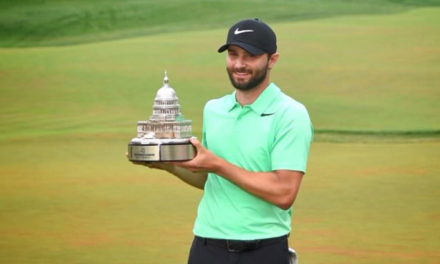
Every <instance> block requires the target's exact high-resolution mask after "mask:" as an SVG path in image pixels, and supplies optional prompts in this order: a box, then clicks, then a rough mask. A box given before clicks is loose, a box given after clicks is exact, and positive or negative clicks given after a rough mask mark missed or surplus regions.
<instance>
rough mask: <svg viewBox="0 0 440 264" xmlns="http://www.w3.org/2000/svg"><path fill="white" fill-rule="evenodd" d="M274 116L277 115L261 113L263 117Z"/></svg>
mask: <svg viewBox="0 0 440 264" xmlns="http://www.w3.org/2000/svg"><path fill="white" fill-rule="evenodd" d="M273 114H275V113H261V116H271V115H273Z"/></svg>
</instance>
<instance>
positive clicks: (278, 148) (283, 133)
mask: <svg viewBox="0 0 440 264" xmlns="http://www.w3.org/2000/svg"><path fill="white" fill-rule="evenodd" d="M312 137H313V128H312V124H311V122H310V118H309V115H308V112H307V110H306V108H305V107H304V106H303V105H302V104H301V103H299V102H297V101H295V100H294V99H292V98H291V97H289V96H287V95H285V94H284V93H283V92H281V90H280V89H279V88H278V87H277V86H276V85H275V84H273V83H271V84H270V85H269V86H268V87H267V88H266V89H265V90H264V91H263V92H262V93H261V94H260V96H259V97H258V98H257V100H255V102H254V103H252V104H251V105H245V106H243V107H242V106H241V105H240V104H239V103H238V102H237V101H236V99H235V92H234V93H232V94H229V95H226V96H224V97H222V98H219V99H214V100H211V101H209V102H208V103H207V104H206V106H205V108H204V113H203V138H202V143H203V145H204V146H205V147H206V148H207V149H209V150H211V151H212V152H214V153H215V154H216V155H218V156H220V157H222V158H223V159H225V160H227V161H229V162H231V163H233V164H235V165H237V166H239V167H241V168H244V169H246V170H249V171H256V172H262V171H274V170H295V171H302V172H305V171H306V163H307V157H308V153H309V147H310V142H311V140H312ZM291 214H292V209H289V210H283V209H280V208H279V207H277V206H275V205H273V204H271V203H269V202H267V201H265V200H262V199H261V198H258V197H256V196H254V195H253V194H250V193H248V192H246V191H245V190H243V189H241V188H240V187H239V186H237V185H235V184H234V183H232V182H230V181H229V180H227V179H225V178H223V177H221V176H219V175H216V174H214V173H209V175H208V179H207V181H206V184H205V191H204V194H203V197H202V200H201V201H200V204H199V208H198V213H197V218H196V221H195V225H194V234H195V235H197V236H201V237H208V238H221V239H244V240H248V239H264V238H271V237H277V236H282V235H286V234H288V233H289V232H290V223H291Z"/></svg>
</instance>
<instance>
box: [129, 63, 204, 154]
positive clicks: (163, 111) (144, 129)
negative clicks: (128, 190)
mask: <svg viewBox="0 0 440 264" xmlns="http://www.w3.org/2000/svg"><path fill="white" fill-rule="evenodd" d="M191 131H192V128H191V120H186V119H185V118H184V117H183V115H182V113H181V112H180V105H179V98H178V97H177V95H176V91H175V90H174V89H173V88H172V87H171V86H169V79H168V76H167V72H165V77H164V80H163V86H162V87H161V88H160V89H159V90H158V91H157V93H156V97H155V98H154V103H153V114H152V115H151V116H150V118H149V119H148V120H146V121H138V122H137V136H136V137H135V138H133V139H132V140H131V141H130V143H129V144H128V159H129V160H131V161H185V160H191V159H192V158H194V156H195V150H194V147H193V145H192V144H191V142H190V140H189V139H190V138H191V137H192V135H191Z"/></svg>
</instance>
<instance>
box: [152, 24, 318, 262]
mask: <svg viewBox="0 0 440 264" xmlns="http://www.w3.org/2000/svg"><path fill="white" fill-rule="evenodd" d="M224 51H227V55H226V69H227V73H228V75H229V79H230V81H231V83H232V85H233V87H234V88H235V90H234V92H232V93H231V94H229V95H226V96H224V97H222V98H219V99H214V100H211V101H209V102H208V103H207V104H206V106H205V109H204V112H203V137H202V142H201V143H200V142H199V141H197V140H195V139H192V141H191V142H192V144H193V145H194V146H195V148H196V150H197V154H196V156H195V158H194V159H192V160H190V161H187V162H176V163H169V164H165V163H150V164H146V165H147V166H149V167H150V168H157V169H163V170H167V171H168V172H170V173H172V174H174V175H176V176H178V177H179V178H180V179H182V180H183V181H185V182H187V183H188V184H190V185H192V186H195V187H197V188H200V189H203V190H204V194H203V197H202V200H201V201H200V204H199V208H198V213H197V218H196V221H195V224H194V230H193V231H194V234H195V238H194V241H193V243H192V247H191V251H190V254H189V260H188V263H190V264H207V263H209V264H217V263H218V264H224V263H252V264H259V263H265V264H288V263H289V252H288V241H287V239H288V236H289V234H290V231H291V215H292V205H293V203H294V201H295V198H296V196H297V194H298V190H299V187H300V183H301V180H302V178H303V175H304V173H305V171H306V164H307V158H308V154H309V148H310V143H311V140H312V136H313V129H312V124H311V121H310V118H309V115H308V112H307V110H306V108H305V107H304V106H303V105H302V104H301V103H299V102H297V101H296V100H294V99H292V98H291V97H289V96H287V95H286V94H284V93H283V92H282V91H281V89H280V88H279V87H277V85H275V83H272V82H271V81H270V72H271V70H272V69H273V68H274V66H275V64H276V62H277V60H278V58H279V53H278V52H277V43H276V36H275V33H274V32H273V31H272V29H271V28H270V27H269V26H268V25H267V24H265V23H263V22H261V21H259V20H258V19H247V20H242V21H240V22H238V23H236V24H235V25H233V26H232V27H231V28H230V30H229V32H228V36H227V41H226V44H224V45H222V46H221V47H220V48H219V50H218V52H224ZM144 165H145V164H144Z"/></svg>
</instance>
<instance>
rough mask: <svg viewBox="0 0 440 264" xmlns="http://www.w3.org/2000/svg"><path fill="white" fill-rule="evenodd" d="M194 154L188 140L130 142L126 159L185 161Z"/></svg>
mask: <svg viewBox="0 0 440 264" xmlns="http://www.w3.org/2000/svg"><path fill="white" fill-rule="evenodd" d="M194 156H195V150H194V147H193V145H192V144H191V143H190V142H189V140H185V141H182V140H179V141H178V142H172V141H171V142H170V141H169V140H166V141H164V142H160V140H159V142H158V140H154V141H153V142H142V143H139V142H130V143H129V144H128V159H129V160H131V161H185V160H191V159H192V158H194Z"/></svg>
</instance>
